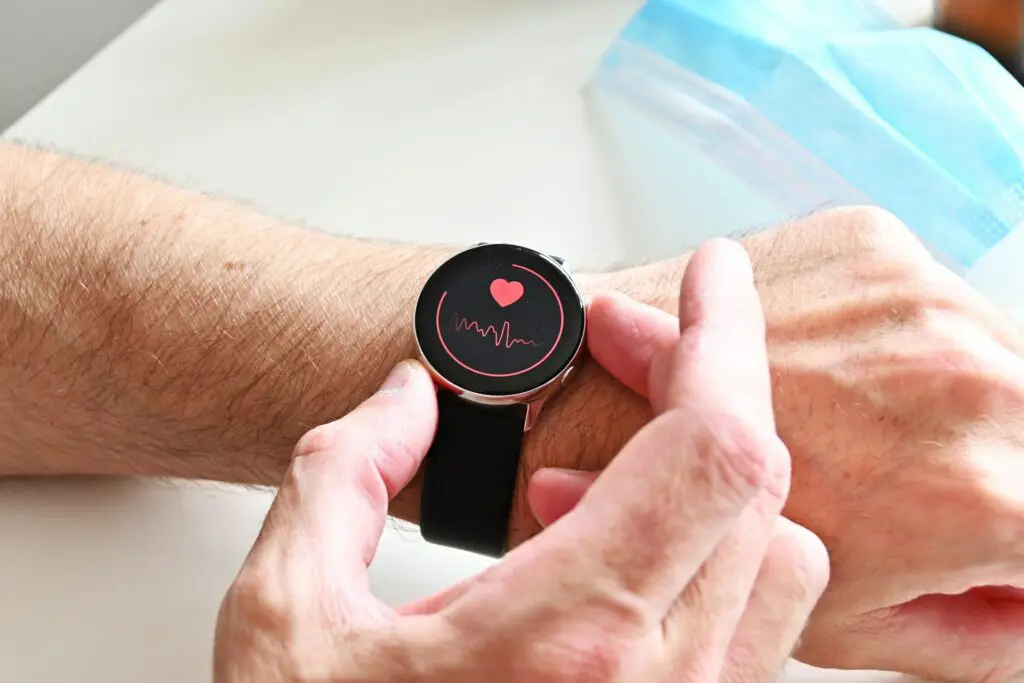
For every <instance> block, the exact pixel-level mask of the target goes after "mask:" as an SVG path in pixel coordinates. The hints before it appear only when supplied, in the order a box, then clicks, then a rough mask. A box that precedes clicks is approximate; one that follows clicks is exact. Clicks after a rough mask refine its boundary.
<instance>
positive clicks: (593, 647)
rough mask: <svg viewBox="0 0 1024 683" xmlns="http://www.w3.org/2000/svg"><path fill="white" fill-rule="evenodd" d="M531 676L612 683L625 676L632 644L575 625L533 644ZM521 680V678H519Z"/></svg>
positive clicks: (559, 682) (552, 681) (547, 681)
mask: <svg viewBox="0 0 1024 683" xmlns="http://www.w3.org/2000/svg"><path fill="white" fill-rule="evenodd" d="M533 649H534V651H533V652H532V653H531V656H530V657H529V660H530V661H531V662H532V663H533V664H532V666H531V667H530V668H531V671H530V672H529V674H530V675H529V677H527V678H524V679H523V680H531V681H536V682H537V683H613V682H614V681H619V680H622V679H623V673H624V672H625V671H626V668H627V665H628V661H629V658H630V653H631V650H632V643H631V642H630V641H628V640H625V639H622V638H617V637H615V636H613V635H610V634H607V633H602V632H601V631H600V630H599V629H597V628H592V627H591V628H578V627H577V628H574V629H569V630H566V631H565V632H564V633H562V634H559V635H554V636H551V637H550V638H547V639H540V640H538V641H536V642H535V643H534V645H533ZM516 680H518V679H516Z"/></svg>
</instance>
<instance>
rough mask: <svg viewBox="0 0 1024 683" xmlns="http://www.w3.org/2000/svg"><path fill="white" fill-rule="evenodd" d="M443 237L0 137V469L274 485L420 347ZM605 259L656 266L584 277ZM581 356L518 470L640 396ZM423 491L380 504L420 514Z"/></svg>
mask: <svg viewBox="0 0 1024 683" xmlns="http://www.w3.org/2000/svg"><path fill="white" fill-rule="evenodd" d="M457 249H458V248H457V247H445V246H437V247H427V246H409V245H400V244H386V243H381V242H373V241H365V240H359V239H345V238H338V237H334V236H331V235H327V234H322V233H318V232H314V231H309V230H303V229H299V228H296V227H294V226H289V225H287V224H283V223H281V222H278V221H275V220H272V219H269V218H267V217H265V216H262V215H259V214H258V213H255V212H253V211H250V210H247V209H245V208H242V207H239V206H237V205H235V204H231V203H228V202H223V201H218V200H215V199H211V198H209V197H205V196H202V195H198V194H193V193H189V192H186V191H183V190H180V189H177V188H173V187H169V186H167V185H164V184H162V183H158V182H154V181H152V180H149V179H147V178H143V177H139V176H136V175H131V174H128V173H123V172H120V171H116V170H112V169H108V168H105V167H101V166H97V165H94V164H88V163H85V162H82V161H78V160H73V159H68V158H66V157H62V156H59V155H55V154H49V153H44V152H39V151H35V150H30V149H26V148H23V147H19V146H15V145H12V144H9V143H0V344H2V356H0V422H2V424H3V425H4V430H3V431H2V432H0V476H2V475H54V474H90V475H141V476H168V477H185V478H194V479H210V480H219V481H227V482H241V483H251V484H277V483H278V482H279V481H280V479H281V476H282V475H283V473H284V470H285V468H286V466H287V463H288V460H289V458H290V455H291V450H292V447H293V445H294V443H295V442H296V440H297V439H298V438H299V437H300V436H301V435H302V434H303V433H304V432H305V431H307V430H308V429H310V428H312V427H314V426H315V425H318V424H322V423H324V422H327V421H330V420H332V419H334V418H336V417H339V416H341V415H343V414H344V413H346V412H347V411H348V410H350V409H351V408H353V407H354V406H355V405H357V404H358V403H359V402H360V401H361V400H363V399H364V398H366V397H367V396H368V395H369V394H370V393H371V392H372V391H374V390H375V389H376V387H377V386H378V385H379V383H380V382H381V381H382V380H383V378H384V376H385V375H386V373H387V372H388V371H389V370H390V368H391V367H392V366H393V365H394V364H395V363H397V362H398V361H399V360H401V359H403V358H409V357H412V356H414V355H415V343H414V340H413V336H412V324H411V323H412V312H413V307H414V305H415V299H416V296H417V294H418V293H419V289H420V287H421V285H422V283H423V282H424V280H425V279H426V277H427V276H428V275H429V274H430V272H432V271H433V269H434V268H435V267H436V266H437V265H438V264H439V263H440V262H442V261H443V260H444V259H446V258H447V257H448V256H450V255H451V254H452V253H454V252H455V251H457ZM675 277H676V275H675V273H674V272H673V273H672V274H671V275H669V274H666V275H665V276H664V283H665V285H666V289H665V291H666V292H667V295H666V296H667V298H666V301H665V305H666V307H667V308H670V309H671V308H672V307H674V305H675V303H674V301H675V300H674V296H675V288H676V282H675ZM616 278H619V279H621V284H622V285H623V286H625V288H627V289H628V288H629V286H630V283H631V282H634V281H635V282H636V283H641V282H642V283H644V286H645V287H647V288H650V287H651V286H652V283H653V282H657V281H658V278H657V277H655V276H654V274H653V273H644V272H642V271H641V272H638V273H633V274H626V273H623V274H621V275H617V276H594V277H587V276H583V277H582V281H583V282H584V286H585V287H586V288H600V287H606V286H614V285H615V284H616V282H615V279H616ZM648 298H650V297H648ZM580 374H581V377H580V379H579V380H578V381H577V382H575V383H574V388H573V390H572V392H570V394H571V395H570V396H567V397H566V398H565V399H564V400H561V401H558V402H555V403H554V404H553V407H552V409H551V410H550V411H549V413H556V414H555V415H551V416H546V419H542V425H541V426H539V427H538V428H537V429H535V430H534V432H532V433H531V436H530V439H529V440H528V442H527V448H526V457H525V458H524V463H525V464H524V476H526V474H528V473H529V472H532V471H533V470H535V469H536V468H537V467H539V466H541V465H561V466H573V465H577V464H581V454H583V453H585V452H586V453H590V454H592V456H591V457H593V458H594V462H593V465H594V467H595V468H596V467H598V466H600V465H602V464H603V462H604V461H606V460H607V457H610V455H611V454H612V453H614V452H615V450H614V449H617V448H618V445H619V443H620V442H621V439H610V440H609V439H605V440H604V442H602V440H601V437H600V436H599V435H597V433H596V432H594V430H593V429H591V427H592V426H593V424H594V423H595V422H596V420H594V419H592V417H593V416H594V415H596V414H597V412H596V411H608V410H613V411H619V412H622V411H626V412H632V413H634V414H641V413H636V411H637V410H638V409H639V408H640V406H641V404H642V402H640V401H639V399H635V398H634V397H632V395H631V394H629V393H628V392H625V391H624V390H622V389H621V388H620V387H618V386H617V384H616V383H615V382H614V381H613V380H611V379H610V378H609V377H607V376H606V375H604V373H603V372H602V371H601V370H600V369H599V368H596V366H593V365H591V367H588V368H586V369H585V370H584V371H583V372H581V373H580ZM623 400H624V401H625V402H626V403H625V404H623V403H622V402H621V401H623ZM641 410H642V409H641ZM642 414H646V413H645V412H642ZM623 433H626V432H625V431H624V432H623ZM628 433H632V432H631V431H629V432H628ZM582 464H586V463H582ZM417 494H418V489H417V486H416V484H415V483H414V484H413V486H411V487H410V488H409V490H407V491H406V492H405V494H404V495H403V496H401V497H400V499H399V500H398V501H397V502H396V504H395V507H394V509H393V512H394V513H395V514H397V515H398V516H401V517H403V518H406V519H410V520H413V521H415V519H416V515H417V508H418V495H417ZM517 515H518V516H522V517H524V520H525V521H524V522H523V523H522V524H519V525H517V526H519V527H522V528H523V531H522V533H524V534H525V533H530V532H532V531H533V530H534V529H533V522H532V518H531V519H528V520H526V519H525V518H526V517H528V515H526V514H525V512H524V513H522V515H519V514H518V513H517Z"/></svg>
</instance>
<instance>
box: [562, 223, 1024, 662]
mask: <svg viewBox="0 0 1024 683" xmlns="http://www.w3.org/2000/svg"><path fill="white" fill-rule="evenodd" d="M746 246H747V249H748V251H750V252H751V254H752V256H753V257H754V259H755V272H756V274H757V279H758V282H759V289H760V293H761V297H762V302H763V304H764V309H765V316H766V320H767V328H768V349H769V359H770V361H771V367H772V378H773V388H774V406H775V416H776V421H777V425H778V432H779V435H780V436H781V437H782V439H783V441H784V442H785V444H786V445H787V447H788V448H789V450H790V452H791V454H792V458H793V490H792V493H791V495H790V497H789V501H788V504H787V506H786V509H785V514H786V515H787V516H788V517H789V518H790V519H793V520H794V521H796V522H798V523H800V524H802V525H804V526H806V527H807V528H808V529H810V530H811V531H813V532H814V533H816V534H817V535H818V536H820V537H821V538H822V539H823V540H824V541H825V542H826V545H827V546H828V549H829V553H830V555H831V558H832V580H831V583H830V584H829V589H828V591H827V593H826V595H825V596H824V598H823V599H822V601H821V603H820V605H819V607H818V609H817V611H816V613H815V615H814V617H813V618H812V621H811V624H810V627H809V629H808V632H807V633H806V634H805V636H804V638H803V641H802V647H801V649H800V651H799V655H800V657H801V658H802V659H804V660H805V661H807V662H809V663H812V664H816V665H819V666H826V667H842V668H868V669H885V670H895V671H902V672H908V673H913V674H918V675H921V676H927V677H936V678H942V679H950V680H963V681H976V680H987V681H1002V680H1005V679H1006V678H1007V677H1009V676H1010V675H1012V674H1014V673H1019V672H1024V591H1020V590H1014V589H1012V588H1008V586H1017V587H1024V361H1022V360H1021V357H1020V353H1021V350H1022V348H1024V344H1022V341H1021V339H1020V337H1019V335H1018V334H1017V332H1016V331H1015V330H1014V329H1013V328H1012V326H1011V325H1010V324H1008V323H1007V322H1006V321H1005V320H1004V319H1003V318H1002V316H1001V315H999V313H998V312H996V311H995V310H994V309H993V308H992V307H991V306H990V305H989V304H988V303H987V302H985V301H984V300H983V299H982V298H981V297H980V296H979V295H978V294H977V293H975V292H974V291H972V290H971V289H970V288H969V287H968V286H967V285H966V284H965V283H964V282H963V281H962V280H961V279H959V278H957V277H956V276H954V275H953V274H952V273H950V272H949V271H947V270H946V269H944V268H943V267H941V266H940V265H938V264H937V263H936V262H935V261H934V260H933V259H932V258H931V257H930V256H929V254H928V253H927V252H926V251H925V249H923V248H922V247H921V245H920V244H919V243H918V242H917V240H916V239H915V238H913V236H912V235H911V234H910V233H909V232H908V231H907V230H906V228H904V227H903V226H902V225H901V224H899V222H897V221H896V220H895V219H893V218H892V217H890V216H888V215H887V214H884V213H882V212H879V211H874V210H865V209H854V210H842V211H830V212H825V213H821V214H818V215H816V216H813V217H811V218H808V219H805V220H802V221H799V222H797V223H794V224H792V225H790V226H786V227H783V228H780V229H777V230H774V231H772V232H769V233H765V234H763V235H758V236H757V237H754V238H751V239H749V240H747V241H746ZM589 326H590V335H589V338H590V348H591V351H592V354H593V356H594V357H596V359H597V360H598V361H600V362H601V363H602V364H603V365H604V366H606V367H607V368H608V369H609V370H610V371H611V372H612V373H613V374H614V375H615V376H617V377H618V378H619V379H621V380H622V382H623V383H624V384H626V385H627V386H629V387H631V388H632V389H633V390H635V391H636V392H638V393H639V394H643V395H647V394H649V393H650V391H651V387H650V386H649V385H648V383H647V377H648V367H649V366H650V364H651V362H652V360H651V359H652V358H655V357H658V355H659V354H661V353H664V349H666V348H670V347H671V346H672V345H673V344H674V343H675V341H674V340H675V336H676V320H675V318H674V317H673V316H670V315H667V314H664V313H660V312H659V311H656V310H654V309H650V308H646V307H641V306H638V305H634V304H631V303H630V302H628V301H624V300H622V299H608V298H598V299H597V300H596V301H595V304H594V306H593V307H592V309H591V314H590V322H589ZM618 417H619V418H621V419H619V420H618V421H617V423H618V424H620V425H623V426H624V428H625V429H629V428H630V426H631V425H633V424H635V422H634V421H639V420H640V419H642V418H641V417H640V416H638V415H636V414H635V413H634V412H628V413H619V414H618ZM606 419H607V418H606ZM606 438H609V437H606ZM610 438H612V439H614V438H618V437H610ZM598 442H599V443H600V440H599V441H598ZM588 464H591V465H597V464H598V463H588ZM593 469H597V467H594V468H593ZM547 476H549V477H550V476H552V475H550V474H549V475H547ZM562 479H563V480H566V479H567V477H562ZM547 486H548V490H546V493H545V496H544V500H545V502H544V505H545V506H549V507H551V508H552V510H553V511H554V512H552V513H551V514H555V513H556V512H558V511H560V510H564V509H566V508H568V507H571V505H572V503H573V501H574V496H578V495H579V490H580V488H581V487H584V486H585V482H581V481H578V480H577V481H575V483H565V481H563V483H562V484H560V485H559V486H561V487H562V488H561V489H559V490H554V491H552V490H551V488H552V486H553V485H552V484H551V483H550V481H549V482H548V484H547ZM554 488H555V489H558V486H554ZM573 488H575V489H576V492H575V493H573Z"/></svg>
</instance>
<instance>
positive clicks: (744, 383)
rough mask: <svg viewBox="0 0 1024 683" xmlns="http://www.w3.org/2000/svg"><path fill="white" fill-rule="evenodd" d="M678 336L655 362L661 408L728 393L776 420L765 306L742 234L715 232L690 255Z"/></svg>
mask: <svg viewBox="0 0 1024 683" xmlns="http://www.w3.org/2000/svg"><path fill="white" fill-rule="evenodd" d="M679 334H680V337H679V339H678V341H677V342H676V344H675V345H674V346H673V347H670V349H668V350H667V352H666V353H663V354H660V355H659V356H658V357H656V358H655V359H654V361H653V362H652V363H651V367H650V370H649V372H650V376H649V377H648V387H649V391H650V396H649V399H650V401H651V405H652V406H653V408H654V409H655V411H656V412H662V411H665V410H668V409H670V408H673V407H679V406H680V405H683V404H686V403H688V402H690V401H693V400H700V401H705V402H706V401H724V402H728V403H729V404H730V405H731V406H732V407H733V408H740V407H742V408H743V409H744V410H747V411H751V413H752V414H754V415H756V417H758V418H759V419H764V420H767V421H769V423H770V424H773V425H774V416H773V414H772V410H771V407H772V404H771V375H770V372H769V369H768V350H767V346H766V343H765V334H766V332H765V320H764V311H763V309H762V307H761V299H760V297H759V296H758V293H757V289H756V288H755V287H754V271H753V268H752V267H751V264H750V259H749V257H748V256H747V253H746V251H745V250H744V249H743V247H742V246H741V245H740V244H739V243H738V242H733V241H731V240H713V241H711V242H708V243H707V244H706V245H705V246H704V247H702V248H701V249H700V250H698V252H697V253H695V254H694V256H693V258H692V259H691V260H690V262H689V264H688V266H687V268H686V273H685V275H684V276H683V283H682V286H681V288H680V295H679Z"/></svg>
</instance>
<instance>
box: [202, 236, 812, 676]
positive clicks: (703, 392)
mask: <svg viewBox="0 0 1024 683" xmlns="http://www.w3.org/2000/svg"><path fill="white" fill-rule="evenodd" d="M683 290H684V292H685V293H686V296H684V297H683V301H684V302H685V303H684V304H683V305H682V308H681V310H680V316H679V320H678V323H677V328H676V333H675V335H674V336H675V338H674V340H673V342H672V343H671V344H668V345H666V346H665V347H663V348H662V349H661V350H660V351H659V352H658V353H657V354H656V355H655V356H654V357H652V359H651V362H650V364H649V367H648V368H647V370H648V375H649V376H650V377H651V385H652V392H651V405H652V408H653V411H654V413H655V414H656V417H655V419H654V420H653V421H652V422H650V423H649V424H648V425H646V426H645V427H644V428H643V429H642V430H640V431H639V432H638V433H637V434H636V436H635V437H634V438H633V439H632V440H631V441H630V442H629V444H628V445H627V446H626V447H625V448H624V449H623V450H622V452H621V453H620V454H619V455H618V457H617V458H616V459H615V461H614V462H613V463H612V464H611V465H610V466H609V468H608V470H607V472H606V473H605V474H604V475H602V476H601V477H598V478H597V480H596V481H595V482H594V483H593V485H592V486H590V487H589V488H588V490H587V491H586V493H585V494H584V495H583V496H582V499H581V500H579V501H576V503H575V504H574V506H573V509H572V510H571V511H568V512H566V514H564V516H562V517H561V518H560V519H558V520H557V521H554V522H553V524H552V525H551V526H550V528H549V529H548V530H547V531H546V532H545V533H544V534H542V535H540V536H538V537H537V538H535V539H533V540H532V541H529V542H527V543H525V544H523V545H521V546H520V547H519V548H518V549H517V550H516V551H515V552H513V553H512V554H510V555H509V556H507V557H506V558H505V559H504V561H502V562H500V563H499V564H497V565H495V566H492V567H491V568H489V569H488V570H487V571H486V572H484V573H483V574H482V575H480V576H478V577H475V578H473V579H470V580H468V581H466V582H463V583H462V584H460V585H458V586H455V587H453V588H452V589H450V590H448V591H446V592H445V593H443V594H441V595H437V596H433V597H430V598H428V599H426V600H424V601H421V602H419V603H416V604H413V605H408V606H405V607H402V608H399V609H398V610H395V611H392V610H390V609H388V608H387V607H385V606H384V605H383V604H381V603H380V602H378V601H377V600H375V599H374V598H373V596H372V595H370V593H369V591H368V590H367V584H368V580H367V575H366V571H367V565H368V563H369V562H370V560H371V559H372V557H373V554H374V551H375V550H376V546H377V544H378V542H379V541H380V534H381V530H382V529H383V526H384V522H385V517H386V513H387V503H388V499H389V498H390V497H391V496H393V495H394V494H395V493H396V492H397V491H398V490H399V489H400V488H401V487H402V486H403V485H404V484H405V482H407V481H408V480H409V479H410V478H411V477H412V476H413V475H414V473H415V472H416V470H417V469H418V468H419V466H420V463H421V462H422V460H423V457H424V456H425V455H426V451H427V449H428V447H429V446H430V441H431V438H432V435H433V431H434V424H435V422H436V418H437V408H436V404H435V399H434V392H433V390H432V387H431V380H430V377H429V375H428V374H427V372H426V371H425V370H424V369H423V367H422V366H420V365H418V364H414V363H411V362H407V363H404V364H402V365H400V366H399V367H398V368H397V369H396V370H395V372H394V373H392V375H391V377H389V379H388V380H387V382H385V385H384V390H383V391H382V392H381V393H378V394H377V395H376V396H374V397H373V398H371V399H369V400H368V401H367V402H366V403H364V404H363V405H362V406H360V407H359V408H357V409H356V410H355V411H354V412H353V413H351V414H350V415H348V416H347V417H345V418H343V419H341V420H340V421H338V422H336V423H334V424H330V425H326V426H324V427H322V428H320V429H317V430H314V431H312V432H310V433H309V434H307V435H306V436H305V437H304V438H303V440H301V441H300V442H299V445H298V447H297V448H296V452H295V458H294V459H293V461H292V465H291V468H290V470H289V473H288V475H287V476H286V478H285V483H284V485H283V486H282V488H281V489H280V491H279V493H278V496H277V499H276V500H275V502H274V505H273V506H272V508H271V511H270V513H269V515H268V517H267V520H266V524H265V526H264V529H263V531H262V533H261V534H260V537H259V539H258V540H257V542H256V545H255V547H254V548H253V550H252V553H251V554H250V556H249V558H248V560H247V562H246V564H245V566H244V567H243V569H242V570H241V573H240V575H239V577H238V580H237V581H236V582H235V584H234V586H232V588H231V589H230V591H229V592H228V596H227V597H226V599H225V601H224V605H223V607H222V610H221V613H220V618H219V621H218V630H217V644H216V648H215V656H214V659H215V674H214V680H215V681H216V682H217V683H234V682H236V681H237V682H240V681H267V682H270V681H279V682H282V683H284V682H286V681H287V682H297V681H314V680H315V681H339V682H340V681H356V680H358V681H381V682H384V681H388V682H393V681H395V682H397V681H403V682H406V681H407V682H412V681H418V682H424V683H426V682H429V681H437V682H439V683H440V682H441V681H443V682H445V683H449V682H451V683H457V682H459V681H466V682H469V681H494V682H495V683H501V682H508V683H513V682H519V681H530V682H533V681H542V682H551V683H555V682H560V681H574V682H578V683H613V682H617V681H621V682H623V683H625V682H626V681H637V680H643V681H652V682H658V681H664V682H665V683H668V682H669V681H678V680H690V681H706V682H707V683H712V682H715V683H717V682H718V681H723V682H726V683H730V682H735V683H740V682H743V683H746V682H755V681H764V682H765V683H768V682H769V681H774V680H775V679H776V677H777V676H778V674H779V672H780V671H781V668H782V666H783V664H784V663H785V661H786V659H787V656H788V654H789V652H790V651H791V650H792V648H793V645H794V643H795V641H796V639H797V638H798V636H799V634H800V632H801V629H802V626H803V622H804V621H805V620H806V618H807V616H808V615H809V614H810V612H811V609H812V608H813V606H814V603H815V600H816V599H817V598H818V596H819V595H820V594H821V591H822V590H823V589H824V587H825V584H826V582H827V580H828V555H827V554H826V552H825V548H824V546H823V545H822V544H821V541H819V540H818V539H817V538H815V537H814V535H813V534H811V533H810V532H808V531H807V530H806V529H803V528H801V527H798V526H797V525H795V524H793V523H791V522H788V521H787V520H785V519H784V518H782V517H780V516H779V513H780V511H781V510H782V506H783V503H784V501H785V497H786V493H787V491H788V487H789V478H790V461H789V455H788V454H787V453H786V449H785V447H784V446H783V445H782V443H781V442H780V441H779V439H778V437H777V435H776V434H775V428H774V417H773V414H772V405H771V385H770V381H769V372H768V362H767V353H766V349H765V341H764V339H765V335H764V319H763V317H762V315H761V311H760V303H759V301H758V297H757V292H756V290H755V289H754V284H753V277H752V271H751V268H750V263H749V261H748V260H747V257H746V253H745V252H744V251H743V249H742V247H740V246H738V245H737V244H735V243H731V242H726V241H716V242H711V243H709V244H708V245H707V246H706V247H704V248H702V249H701V250H700V251H698V252H697V254H696V255H695V256H694V258H693V260H692V262H691V263H690V266H689V267H688V269H687V272H686V275H685V277H684V281H683ZM737 358H739V359H742V360H741V362H738V363H737V362H736V359H737ZM553 490H554V489H548V491H549V492H551V491H553ZM534 495H535V496H536V497H537V498H538V500H542V499H543V498H544V496H545V495H546V494H545V493H544V490H538V491H537V492H535V494H534ZM638 538H643V539H644V541H645V543H644V544H642V545H641V546H639V547H638V545H637V539H638ZM645 547H646V548H650V549H651V550H654V549H656V551H654V552H643V551H642V548H645ZM638 550H639V552H638ZM496 614H500V615H501V618H495V615H496Z"/></svg>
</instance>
